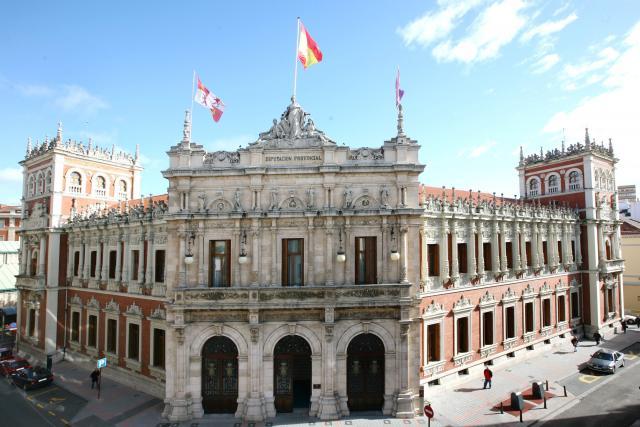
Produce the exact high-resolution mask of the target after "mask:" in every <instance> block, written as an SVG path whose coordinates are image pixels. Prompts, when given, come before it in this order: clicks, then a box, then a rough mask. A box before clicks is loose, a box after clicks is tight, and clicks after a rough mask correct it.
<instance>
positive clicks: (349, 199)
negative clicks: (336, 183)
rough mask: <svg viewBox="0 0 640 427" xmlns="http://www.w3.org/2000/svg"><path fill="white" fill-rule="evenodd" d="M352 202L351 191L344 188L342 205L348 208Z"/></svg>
mask: <svg viewBox="0 0 640 427" xmlns="http://www.w3.org/2000/svg"><path fill="white" fill-rule="evenodd" d="M352 203H353V192H352V191H351V190H348V189H347V190H344V207H345V209H350V208H351V204H352Z"/></svg>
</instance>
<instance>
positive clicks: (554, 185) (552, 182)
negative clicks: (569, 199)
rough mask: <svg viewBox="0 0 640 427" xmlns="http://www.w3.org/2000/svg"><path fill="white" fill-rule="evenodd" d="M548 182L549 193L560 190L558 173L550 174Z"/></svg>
mask: <svg viewBox="0 0 640 427" xmlns="http://www.w3.org/2000/svg"><path fill="white" fill-rule="evenodd" d="M547 183H548V184H549V185H548V188H547V194H553V193H558V192H559V191H560V185H559V181H558V175H549V179H548V180H547Z"/></svg>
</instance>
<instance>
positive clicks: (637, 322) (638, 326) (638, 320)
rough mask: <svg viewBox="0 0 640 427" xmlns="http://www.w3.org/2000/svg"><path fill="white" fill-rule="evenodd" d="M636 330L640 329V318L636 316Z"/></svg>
mask: <svg viewBox="0 0 640 427" xmlns="http://www.w3.org/2000/svg"><path fill="white" fill-rule="evenodd" d="M636 328H638V329H640V316H636Z"/></svg>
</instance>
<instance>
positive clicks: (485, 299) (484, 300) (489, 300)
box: [480, 291, 498, 306]
mask: <svg viewBox="0 0 640 427" xmlns="http://www.w3.org/2000/svg"><path fill="white" fill-rule="evenodd" d="M497 303H498V302H497V301H496V299H495V297H494V296H493V295H492V294H490V293H489V291H487V292H485V294H484V295H482V297H481V298H480V305H481V306H487V305H496V304H497Z"/></svg>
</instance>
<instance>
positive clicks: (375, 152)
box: [349, 147, 384, 161]
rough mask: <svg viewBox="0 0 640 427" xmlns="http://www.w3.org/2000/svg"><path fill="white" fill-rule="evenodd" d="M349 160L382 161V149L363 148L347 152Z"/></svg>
mask: <svg viewBox="0 0 640 427" xmlns="http://www.w3.org/2000/svg"><path fill="white" fill-rule="evenodd" d="M349 160H364V161H367V160H369V161H376V160H384V148H369V147H363V148H358V149H355V150H349Z"/></svg>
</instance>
